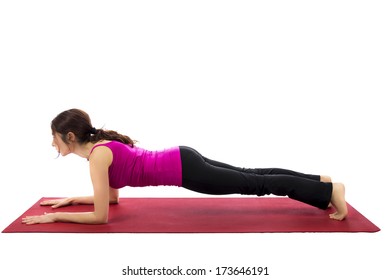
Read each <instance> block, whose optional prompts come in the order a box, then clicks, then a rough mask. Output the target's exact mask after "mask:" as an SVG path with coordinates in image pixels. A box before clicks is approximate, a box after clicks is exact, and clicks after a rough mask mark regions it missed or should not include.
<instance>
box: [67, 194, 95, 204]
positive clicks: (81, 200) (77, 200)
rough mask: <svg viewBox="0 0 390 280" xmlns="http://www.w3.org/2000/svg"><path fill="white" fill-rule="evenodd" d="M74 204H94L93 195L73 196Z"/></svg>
mask: <svg viewBox="0 0 390 280" xmlns="http://www.w3.org/2000/svg"><path fill="white" fill-rule="evenodd" d="M71 200H72V204H93V196H77V197H72V198H71Z"/></svg>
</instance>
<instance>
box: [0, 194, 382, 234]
mask: <svg viewBox="0 0 390 280" xmlns="http://www.w3.org/2000/svg"><path fill="white" fill-rule="evenodd" d="M45 199H49V198H42V199H40V200H39V201H38V202H37V203H35V204H34V205H33V206H32V207H31V208H30V209H28V210H27V211H26V212H25V213H23V215H21V216H20V217H19V218H17V219H16V220H15V221H14V222H13V223H11V224H10V225H9V226H8V227H7V228H5V229H4V230H3V233H12V232H53V233H54V232H57V233H224V232H226V233H256V232H257V233H264V232H376V231H379V230H380V229H379V228H378V227H377V226H376V225H374V224H373V223H372V222H370V221H369V220H368V219H367V218H365V217H364V216H363V215H362V214H360V213H359V212H358V211H357V210H355V209H354V208H353V207H352V206H351V205H349V204H348V209H349V216H348V217H347V218H346V219H345V220H344V221H335V220H331V219H330V218H329V216H328V214H329V213H332V212H333V211H334V209H331V208H330V209H328V210H320V209H317V208H314V207H311V206H308V205H306V204H303V203H301V202H298V201H295V200H292V199H289V198H285V197H282V198H280V197H278V198H275V197H267V198H265V197H261V198H258V197H256V198H121V200H120V203H119V204H117V205H110V213H109V222H108V223H107V224H103V225H86V224H75V223H51V224H36V225H25V224H22V222H21V220H22V217H25V216H32V215H41V214H43V213H44V212H55V211H64V212H73V211H74V212H79V211H92V210H93V206H92V205H75V206H68V207H64V208H58V209H52V208H51V207H50V206H40V205H39V202H40V201H42V200H45Z"/></svg>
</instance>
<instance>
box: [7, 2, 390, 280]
mask: <svg viewBox="0 0 390 280" xmlns="http://www.w3.org/2000/svg"><path fill="white" fill-rule="evenodd" d="M0 3H1V4H0V40H1V43H0V93H1V103H0V104H1V105H0V106H1V108H0V109H1V110H0V114H1V129H0V133H1V137H0V141H1V146H0V147H1V162H2V164H1V166H2V167H1V177H0V180H1V181H0V182H1V188H0V193H1V196H0V198H1V203H0V228H1V229H4V228H5V227H6V226H8V225H9V224H10V223H11V222H12V221H13V220H14V219H15V218H16V217H18V216H19V215H21V213H23V212H24V211H25V210H26V209H27V208H28V207H30V206H31V205H32V204H33V203H34V202H36V201H37V200H38V199H39V198H41V197H42V196H75V195H89V194H91V193H92V189H91V184H90V182H89V178H88V163H87V162H86V161H85V160H84V159H80V158H78V157H76V156H72V155H71V156H68V157H66V158H59V159H54V158H55V156H56V154H55V151H54V149H53V148H51V146H50V144H51V131H50V121H51V120H52V118H53V117H55V115H57V114H58V113H59V112H61V111H63V110H66V109H69V108H73V107H77V108H81V109H84V110H86V111H87V112H88V113H89V114H90V116H91V118H92V121H93V124H94V125H95V126H96V127H98V128H99V127H105V128H108V129H114V130H117V131H119V132H121V133H124V134H127V135H130V136H131V137H132V138H134V139H137V140H139V141H140V142H139V145H140V146H143V147H145V148H148V149H158V148H164V147H170V146H174V145H189V146H193V147H194V148H196V149H198V150H199V151H200V152H201V153H203V154H204V155H205V156H207V157H210V158H213V159H216V160H220V161H225V162H227V163H231V164H234V165H237V166H245V167H283V168H289V169H295V170H297V171H302V172H307V173H320V174H327V175H330V176H332V178H333V179H334V181H342V182H344V183H345V184H346V187H347V200H348V202H349V203H350V204H351V205H352V206H354V207H355V208H356V209H358V210H359V212H361V213H362V214H364V215H365V216H366V217H367V218H369V219H370V220H371V221H373V222H374V223H375V224H376V225H378V226H379V227H380V228H381V231H380V232H378V233H374V234H366V233H352V234H351V233H349V234H343V233H332V234H326V233H324V234H313V233H301V234H293V233H291V234H211V235H210V234H167V235H165V234H93V235H89V234H0V255H1V260H2V261H1V262H2V263H1V264H0V265H1V268H0V278H1V279H32V278H34V279H38V278H39V279H69V278H71V279H82V278H83V277H84V278H85V279H87V278H86V277H88V279H91V278H96V279H125V278H127V277H125V276H121V272H122V268H125V267H127V265H129V266H130V267H139V266H146V267H150V268H159V267H162V266H166V267H176V266H177V265H180V266H181V267H184V268H206V269H214V268H215V267H217V266H268V268H269V273H270V276H268V279H287V277H290V278H289V279H313V278H315V279H330V278H332V279H342V278H345V277H348V279H353V277H359V279H365V278H368V277H370V278H372V279H385V278H387V276H388V271H387V267H386V265H387V261H386V262H385V260H388V259H389V245H388V244H389V242H388V241H389V240H388V239H389V238H388V235H389V233H388V230H389V222H388V220H389V218H388V209H387V208H388V207H387V204H388V199H387V197H388V196H387V194H388V188H389V181H388V167H389V156H390V153H389V145H388V144H389V140H390V139H389V133H388V129H389V126H388V120H389V119H390V116H389V115H390V113H389V106H388V104H389V102H388V99H387V98H386V95H387V96H388V94H389V89H390V87H389V77H390V76H389V75H390V70H389V65H390V57H389V49H390V42H389V26H390V20H389V16H388V15H389V13H390V10H389V5H388V4H387V1H212V0H208V1H201V0H197V1H80V0H78V1H1V2H0ZM196 195H197V194H195V193H192V192H189V191H186V190H182V189H178V188H174V187H162V188H144V189H131V188H126V189H124V190H123V191H122V196H125V197H126V196H147V197H148V196H175V197H176V196H177V197H182V196H196ZM259 219H261V217H259ZM169 278H170V279H172V278H171V277H169ZM188 278H193V279H213V278H216V279H222V278H224V277H222V278H221V277H220V278H218V277H216V276H211V275H210V276H206V277H188ZM229 278H230V279H252V278H251V277H234V276H232V277H228V279H229ZM134 279H137V278H134ZM139 279H147V278H146V277H143V278H142V277H140V278H139ZM165 279H168V278H167V277H166V278H165ZM253 279H255V278H253Z"/></svg>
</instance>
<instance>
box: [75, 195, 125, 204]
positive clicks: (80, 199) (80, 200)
mask: <svg viewBox="0 0 390 280" xmlns="http://www.w3.org/2000/svg"><path fill="white" fill-rule="evenodd" d="M71 200H72V204H93V203H94V199H93V196H77V197H72V198H71ZM117 203H119V198H118V197H110V204H117Z"/></svg>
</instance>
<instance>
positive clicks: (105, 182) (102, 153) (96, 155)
mask: <svg viewBox="0 0 390 280" xmlns="http://www.w3.org/2000/svg"><path fill="white" fill-rule="evenodd" d="M111 163H112V152H111V150H110V149H109V148H107V147H104V146H100V147H97V148H95V150H94V151H93V153H92V154H91V156H90V158H89V167H90V174H91V180H92V184H93V192H94V207H95V210H94V214H95V216H96V219H97V220H98V221H100V222H107V221H108V207H109V203H110V186H109V185H110V183H109V176H108V168H109V167H110V165H111Z"/></svg>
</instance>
